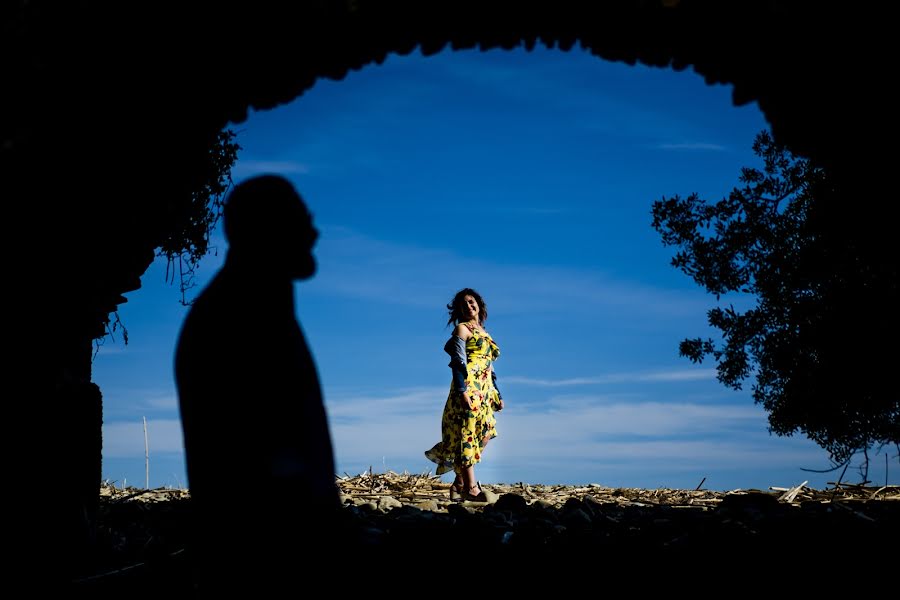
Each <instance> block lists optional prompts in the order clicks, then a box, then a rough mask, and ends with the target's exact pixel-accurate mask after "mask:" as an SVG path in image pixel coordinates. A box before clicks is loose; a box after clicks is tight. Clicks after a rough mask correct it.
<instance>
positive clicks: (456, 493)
mask: <svg viewBox="0 0 900 600" xmlns="http://www.w3.org/2000/svg"><path fill="white" fill-rule="evenodd" d="M462 497H463V494H462V484H460V485H457V484H456V483H455V482H454V483H451V484H450V501H451V502H459V501H460V500H462Z"/></svg>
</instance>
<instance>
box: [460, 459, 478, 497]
mask: <svg viewBox="0 0 900 600" xmlns="http://www.w3.org/2000/svg"><path fill="white" fill-rule="evenodd" d="M462 479H463V485H464V486H465V488H464V490H465V493H466V494H467V495H469V496H477V495H478V494H480V493H481V488H479V487H478V480H477V479H475V465H472V466H471V467H465V468H463V470H462Z"/></svg>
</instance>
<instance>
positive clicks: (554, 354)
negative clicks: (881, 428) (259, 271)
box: [94, 48, 897, 490]
mask: <svg viewBox="0 0 900 600" xmlns="http://www.w3.org/2000/svg"><path fill="white" fill-rule="evenodd" d="M765 127H766V123H765V120H764V118H763V116H762V114H761V113H760V112H759V109H758V107H757V106H756V105H755V104H752V105H748V106H744V107H740V108H736V107H733V106H732V105H731V88H730V87H728V86H721V85H718V86H707V85H705V83H704V82H703V80H702V78H701V77H700V76H698V75H697V74H696V73H693V72H692V71H683V72H680V73H676V72H674V71H671V70H664V69H654V68H649V67H643V66H636V67H629V66H627V65H623V64H619V63H609V62H604V61H601V60H598V59H596V58H595V57H592V56H590V55H589V54H587V53H585V52H583V51H581V50H578V49H577V48H576V49H575V50H573V51H571V52H568V53H562V52H559V51H552V50H546V49H543V48H537V49H535V50H534V51H533V52H530V53H528V52H525V51H522V50H519V51H512V52H506V51H499V50H498V51H491V52H486V53H482V52H478V51H467V52H443V53H441V54H439V55H436V56H432V57H428V58H425V57H422V56H421V55H419V54H418V53H417V52H416V53H413V54H411V55H408V56H391V57H389V58H388V59H387V60H386V61H385V63H384V64H383V65H378V66H375V65H372V66H369V67H366V68H364V69H363V70H362V71H359V72H354V73H350V74H349V75H348V76H347V77H346V78H345V79H344V80H342V81H340V82H334V81H319V82H318V83H316V85H315V87H314V88H313V89H312V90H310V91H308V92H307V93H306V94H305V95H304V96H302V97H301V98H299V99H297V100H296V101H294V102H293V103H291V104H289V105H285V106H281V107H278V108H276V109H274V110H271V111H264V112H256V113H251V114H250V117H249V118H248V120H247V121H246V122H244V123H240V124H236V125H233V126H232V128H233V129H234V130H235V131H237V132H238V135H237V138H236V141H237V142H238V143H239V144H240V145H241V146H242V147H243V149H242V151H241V152H240V154H239V159H238V162H237V164H236V165H235V168H234V171H233V173H232V175H233V177H234V180H235V182H239V181H241V180H242V179H244V178H246V177H249V176H251V175H254V174H258V173H267V172H274V173H280V174H282V175H285V176H286V177H288V178H289V179H290V180H291V181H293V182H294V184H295V185H296V186H297V189H298V190H299V191H300V193H301V195H303V197H304V199H305V200H306V203H307V205H308V207H309V208H310V210H311V212H312V213H313V216H314V220H315V224H316V226H317V227H318V228H319V229H320V231H321V234H322V235H321V238H320V240H319V242H318V245H317V247H316V249H315V254H316V256H317V259H318V262H319V272H318V274H317V275H316V276H315V278H314V279H312V280H309V281H306V282H300V283H298V284H296V292H297V314H298V318H299V320H300V322H301V325H302V327H303V329H304V330H305V332H306V334H307V337H308V340H309V342H310V345H311V347H312V350H313V354H314V356H315V358H316V361H317V364H318V368H319V373H320V376H321V380H322V385H323V391H324V396H325V401H326V407H327V410H328V414H329V421H330V427H331V432H332V437H333V440H334V445H335V453H336V461H337V468H338V472H339V473H344V472H347V473H350V474H356V473H359V472H361V471H363V470H366V469H368V468H369V467H370V466H371V467H373V468H374V469H375V470H376V471H383V470H386V469H392V470H395V471H400V472H402V471H404V470H407V471H410V472H418V473H421V472H424V471H427V470H432V467H433V465H432V464H431V463H429V462H428V461H427V459H425V458H424V456H423V455H422V452H423V451H424V450H426V449H427V448H430V447H431V446H432V445H433V444H434V443H435V442H437V441H438V439H439V437H440V419H441V411H442V409H443V405H444V402H445V400H446V396H447V391H448V388H449V383H450V370H449V369H448V367H447V361H448V358H447V356H446V355H445V354H444V353H443V350H442V348H443V344H444V342H445V341H446V338H447V337H448V336H449V335H450V330H449V329H448V328H446V327H445V323H446V310H445V308H444V306H445V305H446V303H447V302H448V301H449V300H450V299H451V298H452V296H453V294H454V293H455V292H456V291H457V290H458V289H460V288H463V287H474V288H475V289H477V290H479V291H480V292H481V293H482V295H483V296H484V297H485V299H486V301H487V304H488V309H489V318H488V321H487V323H486V326H487V329H488V330H489V331H490V332H491V334H492V335H493V337H494V338H495V339H496V340H497V342H498V344H499V346H500V349H501V356H500V359H499V360H498V362H497V363H496V371H497V374H498V383H499V386H500V389H501V390H502V392H503V395H504V398H505V400H506V403H507V408H506V410H504V411H503V412H502V413H500V414H499V415H498V425H497V427H498V431H499V434H500V435H499V437H498V438H497V439H496V440H494V442H492V444H491V446H489V448H488V450H487V452H486V453H485V458H484V461H483V462H482V463H481V464H479V465H478V467H477V468H476V474H477V476H478V478H479V479H480V480H482V481H484V482H517V481H525V482H529V483H547V484H552V483H591V482H596V483H601V484H605V485H611V486H623V487H679V488H693V487H696V485H697V484H698V483H700V481H701V479H703V478H704V477H705V478H706V482H705V484H704V486H705V487H707V488H710V489H722V490H727V489H736V488H760V489H766V488H767V487H768V486H784V487H787V486H791V485H796V484H798V483H801V482H802V481H804V480H808V481H809V485H812V486H813V487H818V488H823V487H826V482H828V481H834V480H835V479H836V478H837V475H838V474H835V473H832V474H816V473H809V472H804V471H803V470H801V468H811V469H822V468H826V467H827V466H828V461H827V455H826V454H825V452H824V451H822V450H820V449H819V448H818V447H817V446H816V445H815V444H813V443H812V442H809V441H808V440H805V439H803V438H802V437H794V438H778V437H775V436H772V435H770V434H769V433H768V431H767V429H766V418H765V417H766V415H765V412H764V411H763V410H762V408H761V407H758V406H755V405H754V404H753V402H752V399H751V397H750V392H749V391H748V390H745V391H741V392H735V391H732V390H729V389H726V388H724V387H723V386H721V385H720V384H719V383H717V382H716V380H715V373H714V370H713V365H712V364H702V365H692V364H691V363H690V362H689V361H687V360H686V359H683V358H680V357H679V356H678V350H677V349H678V342H679V341H680V340H681V339H682V338H684V337H689V336H690V337H693V336H707V335H713V332H712V331H711V330H710V329H709V328H708V326H707V325H706V317H705V314H706V311H707V310H708V309H709V308H711V307H712V306H714V305H715V299H714V298H713V297H711V296H709V295H707V294H705V293H704V292H703V291H702V290H700V289H699V288H698V287H697V286H696V285H694V284H693V282H692V281H691V280H689V279H688V278H687V277H686V276H684V275H682V274H681V273H680V272H678V271H677V270H675V269H674V268H673V267H671V266H670V263H669V261H670V258H671V256H672V251H671V250H670V249H666V248H664V247H663V246H662V244H661V243H660V241H659V236H658V234H657V233H656V232H655V231H654V230H653V229H652V227H651V226H650V221H651V219H650V207H651V203H652V202H653V201H654V200H657V199H659V198H661V197H662V196H671V195H673V194H681V195H687V194H689V193H691V192H698V193H700V194H701V195H702V196H703V197H705V198H707V199H709V200H717V199H719V198H720V197H721V196H723V195H725V194H727V193H728V191H730V189H731V188H732V187H733V186H734V185H735V184H736V182H737V177H738V174H739V170H740V168H741V167H742V166H751V165H758V164H759V161H758V160H757V159H756V157H755V156H753V154H752V152H751V150H750V147H751V144H752V141H753V137H754V136H755V134H756V133H757V132H758V131H760V130H761V129H763V128H765ZM213 237H214V243H215V245H216V247H217V252H216V253H215V254H211V255H209V256H207V257H206V258H205V259H204V260H203V262H202V263H201V266H200V269H199V271H198V275H199V277H198V282H199V284H200V286H201V287H202V285H203V284H205V283H206V282H207V281H208V280H209V279H210V277H211V276H212V275H213V274H214V273H215V272H216V270H217V269H218V267H219V266H220V265H221V264H222V260H223V258H224V255H225V250H226V247H227V246H226V244H225V242H224V241H223V239H222V237H221V232H220V230H217V231H216V232H215V233H214V236H213ZM165 267H166V265H165V260H164V259H159V260H157V262H156V263H154V264H153V266H151V268H150V269H149V270H148V271H147V273H146V274H145V275H144V276H143V278H142V288H141V289H140V290H137V291H135V292H132V293H130V294H128V303H126V304H124V305H122V306H121V307H120V311H119V315H120V317H121V319H122V321H123V322H124V324H125V326H126V327H127V328H128V332H129V340H130V341H129V344H128V345H127V346H126V345H124V344H123V343H122V339H121V336H120V335H116V336H115V339H114V340H107V341H106V344H105V345H104V346H103V347H102V348H101V349H100V351H99V353H98V355H97V357H96V359H95V361H94V381H95V382H97V383H98V384H99V385H100V387H101V389H102V390H103V394H104V454H103V457H104V461H103V476H104V477H105V478H108V479H110V480H114V481H117V482H118V484H119V485H121V484H122V483H124V482H125V480H126V479H127V481H128V484H129V485H143V482H144V448H143V434H142V429H141V428H142V426H141V419H142V417H144V416H146V417H147V419H148V422H149V431H150V455H151V462H150V470H151V478H150V484H151V486H153V487H155V486H161V485H172V486H184V485H185V483H186V476H185V470H184V459H183V450H182V443H181V430H180V425H179V422H178V409H177V399H176V392H175V385H174V380H173V374H172V356H173V352H174V348H175V344H176V341H177V335H178V329H179V327H180V324H181V321H182V319H183V318H184V316H185V314H186V310H187V309H185V308H184V307H182V306H181V305H180V304H179V303H178V300H179V297H180V296H179V292H178V288H177V286H174V285H170V284H169V283H167V282H166V280H165ZM199 289H200V287H198V288H196V289H195V290H194V291H193V294H196V292H198V291H199ZM259 301H260V306H264V304H265V301H266V299H265V298H263V297H261V298H260V299H259ZM723 301H724V302H726V303H734V304H735V306H738V307H746V306H748V305H749V303H748V299H746V298H731V297H725V298H724V299H723ZM747 388H749V385H748V386H747ZM222 443H223V446H227V443H228V440H222ZM883 460H884V459H883V457H882V456H878V457H876V460H875V462H874V463H873V464H874V465H875V466H876V468H875V470H876V471H877V469H878V468H880V467H877V466H878V465H880V464H881V463H880V462H879V461H883ZM252 478H253V475H252V474H251V473H236V474H235V481H234V482H232V483H235V484H239V483H252V482H253V481H252ZM848 478H849V479H852V480H857V479H858V476H857V475H856V474H855V473H853V474H852V475H851V474H850V472H848ZM874 478H875V480H876V481H881V479H883V474H878V475H876V476H875V477H874ZM891 480H892V481H893V482H896V481H897V474H896V473H895V474H893V475H892V476H891Z"/></svg>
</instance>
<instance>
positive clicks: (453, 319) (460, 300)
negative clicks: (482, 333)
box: [447, 288, 487, 325]
mask: <svg viewBox="0 0 900 600" xmlns="http://www.w3.org/2000/svg"><path fill="white" fill-rule="evenodd" d="M466 296H472V297H473V298H475V302H477V303H478V323H479V325H480V324H481V323H484V322H485V321H486V320H487V304H485V303H484V298H482V297H481V294H479V293H478V292H476V291H475V290H473V289H472V288H463V289H461V290H459V291H458V292H456V295H455V296H453V300H451V301H450V304H448V305H447V310H448V311H449V312H450V318H449V319H448V320H447V325H453V324H455V323H462V322H464V321H465V319H464V318H463V314H464V313H463V310H464V309H465V308H466Z"/></svg>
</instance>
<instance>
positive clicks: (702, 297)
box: [306, 225, 710, 319]
mask: <svg viewBox="0 0 900 600" xmlns="http://www.w3.org/2000/svg"><path fill="white" fill-rule="evenodd" d="M321 229H322V231H323V234H322V239H321V241H320V244H319V247H318V248H317V250H316V254H317V257H318V258H319V261H320V264H321V268H320V270H319V274H318V275H317V276H316V278H315V279H314V280H312V281H311V282H310V283H309V284H307V287H306V290H307V291H308V292H312V293H320V294H335V295H341V296H350V297H354V298H363V299H366V300H373V301H378V302H384V301H390V302H396V303H401V304H403V305H405V306H414V307H421V308H428V307H434V306H441V305H442V304H443V303H445V302H446V299H445V298H444V296H445V295H446V293H447V282H448V281H454V280H460V281H462V280H466V281H471V280H472V274H473V273H478V275H479V277H480V278H481V280H483V281H485V282H490V285H489V286H481V287H490V288H493V289H495V290H497V292H498V293H494V294H493V295H492V296H491V299H492V304H493V306H495V307H498V308H500V309H501V310H502V311H503V312H504V313H507V314H510V313H514V312H517V311H529V312H532V311H536V310H542V309H549V310H557V309H558V307H560V306H566V307H567V310H570V311H572V312H578V311H582V312H586V313H589V314H592V315H595V314H597V313H598V311H601V310H605V311H607V312H608V313H610V314H616V315H619V316H621V315H625V314H634V315H641V317H642V319H649V318H651V317H657V318H660V319H672V318H684V317H694V316H696V315H702V314H705V312H706V311H707V310H708V308H709V303H710V299H709V297H708V296H707V295H706V294H705V293H703V292H702V291H700V290H692V291H690V292H686V291H676V290H671V289H665V288H660V287H658V286H654V285H651V284H646V283H639V282H634V281H624V280H620V279H616V278H613V277H611V276H609V275H607V274H605V273H604V272H603V271H601V270H598V269H578V268H571V267H561V266H536V265H524V264H518V265H516V264H502V263H496V262H491V261H487V260H478V259H473V258H469V257H464V256H460V255H458V254H456V253H454V252H451V251H450V250H445V249H439V248H424V247H421V246H415V245H412V244H399V243H394V242H387V241H384V240H378V239H373V238H370V237H367V236H364V235H361V234H359V233H356V232H354V231H352V230H350V229H348V228H345V227H332V226H327V225H326V226H322V227H321ZM372 273H378V277H373V276H372ZM537 281H539V282H541V285H539V286H536V285H535V282H537ZM475 285H476V286H478V284H477V283H476V284H475ZM521 298H528V299H529V302H528V303H527V305H523V304H522V302H521Z"/></svg>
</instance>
